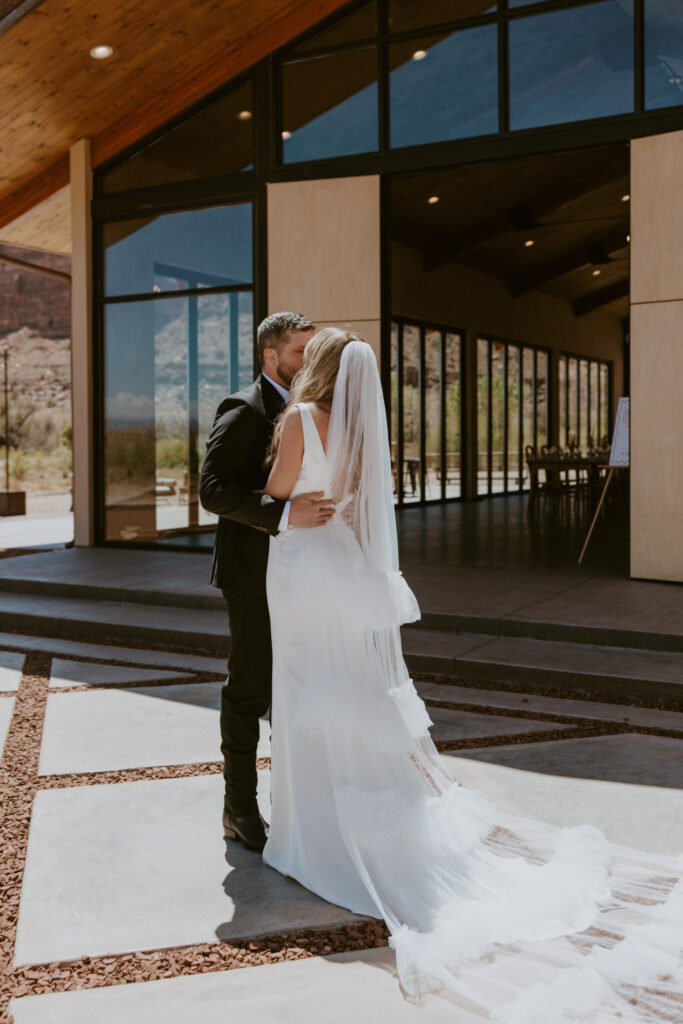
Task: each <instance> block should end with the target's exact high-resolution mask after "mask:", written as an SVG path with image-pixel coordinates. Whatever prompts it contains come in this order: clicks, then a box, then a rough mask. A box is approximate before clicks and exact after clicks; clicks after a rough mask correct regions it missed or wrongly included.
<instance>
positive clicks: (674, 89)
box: [645, 0, 683, 110]
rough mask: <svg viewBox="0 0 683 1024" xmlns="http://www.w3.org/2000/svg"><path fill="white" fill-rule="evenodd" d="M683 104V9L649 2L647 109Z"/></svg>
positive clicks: (667, 0)
mask: <svg viewBox="0 0 683 1024" xmlns="http://www.w3.org/2000/svg"><path fill="white" fill-rule="evenodd" d="M679 103H683V6H682V5H681V3H680V2H679V0H645V106H646V107H647V108H648V109H649V110H652V109H653V108H655V107H673V106H677V105H678V104H679Z"/></svg>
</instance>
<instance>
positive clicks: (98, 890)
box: [0, 635, 683, 1024]
mask: <svg viewBox="0 0 683 1024" xmlns="http://www.w3.org/2000/svg"><path fill="white" fill-rule="evenodd" d="M4 639H5V640H7V637H5V638H4ZM4 646H5V647H9V646H11V648H12V649H11V650H8V649H4V650H3V649H2V648H3V637H2V636H0V741H2V740H4V751H3V769H4V779H5V781H4V787H5V795H6V797H7V799H6V814H5V819H4V822H3V830H4V835H3V843H4V844H5V849H6V850H7V851H8V857H7V861H6V865H5V872H6V875H7V877H6V878H4V879H3V887H4V889H5V891H6V892H7V893H8V894H9V898H7V899H5V900H4V901H3V903H2V905H0V916H1V917H2V929H1V931H2V935H3V945H2V947H1V953H2V961H3V962H2V963H1V964H0V977H1V978H2V979H3V980H2V983H1V985H2V995H3V1002H2V1004H1V1005H0V1021H2V1022H9V1021H10V1020H12V1019H13V1020H14V1022H15V1024H86V1022H87V1024H90V1022H91V1021H93V1020H97V1021H98V1024H123V1022H125V1024H157V1022H159V1024H161V1022H162V1021H163V1022H164V1024H187V1022H191V1024H218V1022H219V1021H220V1022H221V1024H223V1022H225V1021H231V1020H235V1021H237V1020H239V1021H240V1022H243V1024H271V1022H283V1024H287V1022H290V1021H291V1022H297V1024H321V1022H322V1024H342V1022H344V1024H345V1022H347V1021H348V1020H353V1021H354V1022H356V1024H371V1022H372V1024H375V1022H382V1024H384V1022H386V1024H403V1022H406V1024H408V1022H411V1021H415V1022H417V1021H418V1020H420V1021H423V1022H428V1024H442V1022H443V1024H445V1022H446V1021H448V1022H449V1024H453V1022H454V1021H456V1020H457V1022H458V1024H474V1022H475V1021H480V1020H482V1018H481V1017H479V1016H478V1015H477V1014H476V1013H474V1012H472V1010H471V1008H467V1007H465V1006H455V1005H454V1004H453V1002H452V1001H450V1000H449V999H447V998H441V997H436V998H434V999H432V1000H431V1001H430V1002H429V1003H428V1005H426V1006H424V1007H422V1008H418V1007H416V1006H414V1005H412V1004H411V1003H409V1002H407V1001H406V1000H404V999H403V998H402V996H401V994H400V990H399V987H398V984H397V980H396V977H395V969H394V961H393V953H392V951H391V950H390V949H388V948H386V933H384V932H383V931H382V929H381V927H379V926H378V927H377V928H376V929H375V931H374V932H371V931H369V930H367V929H368V928H369V927H370V925H372V926H373V927H374V924H373V922H369V921H367V919H359V918H357V917H355V916H354V915H352V914H351V913H349V912H348V911H346V910H343V909H341V908H339V907H337V906H334V905H332V904H329V903H326V902H325V901H323V900H321V899H319V898H318V897H317V896H315V895H314V894H312V893H311V892H309V891H308V890H306V889H305V888H303V887H302V886H300V885H299V884H298V883H297V882H295V881H293V880H292V879H288V878H285V877H283V876H281V875H280V874H278V873H277V872H276V871H273V870H272V869H270V868H269V867H267V866H266V865H264V864H263V862H262V860H261V858H260V856H259V855H258V854H254V853H250V852H249V851H247V850H245V849H244V848H243V847H242V846H241V845H239V844H236V843H232V842H229V841H226V840H224V839H223V836H222V829H221V822H220V818H221V809H222V795H223V781H222V775H221V761H220V738H219V722H218V717H219V710H218V709H219V702H220V688H221V684H222V679H223V677H224V666H223V663H222V661H220V660H219V659H212V658H209V657H196V656H194V657H193V656H191V655H183V654H181V653H177V654H173V653H166V654H163V653H160V652H157V651H149V650H148V651H145V650H142V649H140V648H117V647H115V646H112V645H107V646H105V645H102V646H100V645H97V644H92V643H82V644H81V643H78V642H77V641H72V640H69V641H65V640H51V639H50V638H49V637H42V638H38V637H36V638H31V637H28V636H25V637H20V636H19V635H14V636H12V639H11V644H10V643H9V642H7V643H4ZM417 686H418V690H419V692H420V693H421V694H422V696H423V697H424V699H425V700H426V701H427V705H428V710H429V712H430V715H431V718H432V720H433V722H434V727H433V730H432V735H433V738H434V740H435V741H436V742H437V745H438V746H439V748H440V750H441V751H442V754H443V757H444V758H445V760H446V763H447V765H448V767H449V770H450V771H451V773H452V774H453V775H454V776H455V777H457V778H458V779H459V780H460V781H461V782H462V783H463V784H464V785H466V786H471V787H473V788H477V789H480V790H482V791H484V792H485V793H486V794H487V795H489V796H491V797H492V798H493V799H494V800H496V802H498V803H500V804H501V805H504V806H505V807H506V809H507V810H511V811H513V812H515V813H519V814H523V815H525V816H531V817H537V818H540V819H542V820H547V821H552V822H553V823H555V824H558V825H560V824H575V823H579V822H584V821H586V822H590V823H593V824H595V825H598V826H599V827H601V828H603V829H604V830H605V831H606V832H607V834H608V835H609V836H610V837H611V838H614V839H617V840H619V841H622V842H626V843H629V844H632V845H634V846H637V847H641V848H643V849H649V850H654V851H659V852H663V853H675V852H677V851H682V850H683V712H680V711H678V710H672V709H668V710H658V709H656V708H645V707H639V708H634V707H628V706H627V705H624V704H618V703H604V702H603V703H599V702H597V701H596V702H593V701H590V700H577V699H565V698H563V697H562V696H556V697H548V696H545V697H544V696H540V695H537V694H534V693H532V692H529V693H522V692H515V693H513V692H507V691H505V690H502V689H501V688H498V689H495V688H494V689H487V688H486V684H481V686H479V687H475V686H467V685H446V684H443V683H438V682H435V681H433V680H432V681H430V680H424V681H418V682H417ZM258 757H259V761H258V765H259V787H260V788H259V800H260V805H261V809H262V813H263V814H264V816H265V817H266V818H268V817H269V813H270V747H269V725H268V722H267V720H264V721H263V722H262V733H261V741H260V746H259V751H258ZM316 935H319V936H323V938H322V939H321V940H320V942H319V943H318V945H316V944H315V940H314V939H311V936H316ZM320 943H324V944H322V945H321V944H320ZM323 1006H324V1007H325V1010H324V1012H323V1011H322V1010H321V1007H323Z"/></svg>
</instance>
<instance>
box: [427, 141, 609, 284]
mask: <svg viewBox="0 0 683 1024" xmlns="http://www.w3.org/2000/svg"><path fill="white" fill-rule="evenodd" d="M626 173H628V169H627V165H625V164H624V159H623V154H622V153H621V151H618V152H617V153H616V154H610V156H609V158H608V159H607V160H605V161H604V162H602V163H601V164H599V165H598V166H594V167H589V168H588V169H587V173H585V174H578V175H575V176H574V177H573V178H572V179H569V180H564V181H557V180H553V181H552V183H551V184H550V185H549V186H548V187H547V189H545V190H544V191H543V192H539V193H537V194H536V195H535V196H533V198H532V199H530V200H529V202H527V203H522V204H519V205H517V206H514V207H512V208H510V209H508V210H505V211H504V212H503V213H501V214H497V215H496V216H494V217H488V218H486V219H485V220H483V221H480V222H479V223H478V224H474V225H473V226H472V227H470V228H468V229H467V230H465V231H461V232H459V233H458V235H457V237H454V238H453V239H449V240H448V241H447V242H439V243H438V244H437V245H435V246H433V247H432V248H430V249H428V250H426V251H425V253H424V257H423V262H422V265H423V269H424V270H425V271H426V272H427V273H428V272H429V271H431V270H436V269H437V268H438V267H441V266H443V265H444V264H445V263H450V262H453V261H457V260H458V258H459V257H460V256H463V255H464V254H465V253H467V252H470V251H471V250H472V249H476V248H478V247H479V246H480V245H485V244H486V242H491V241H493V240H494V239H496V238H500V237H502V236H503V235H506V234H508V233H509V232H510V231H520V232H521V231H533V230H534V229H536V228H538V227H541V226H543V223H544V222H547V220H548V218H550V217H552V216H553V214H555V213H557V211H558V210H561V209H562V207H563V206H566V205H567V204H568V203H571V202H574V201H576V200H577V199H582V198H583V197H584V196H587V195H590V193H591V192H595V191H596V190H597V189H599V188H601V187H602V186H603V185H607V184H609V183H610V182H612V181H618V180H619V179H620V178H623V177H624V175H625V174H626Z"/></svg>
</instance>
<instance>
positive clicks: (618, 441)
mask: <svg viewBox="0 0 683 1024" xmlns="http://www.w3.org/2000/svg"><path fill="white" fill-rule="evenodd" d="M629 401H630V400H629V399H628V398H620V399H619V408H618V409H617V420H616V423H615V424H614V434H613V435H612V451H611V452H610V457H609V464H610V466H628V464H629V457H630V443H629V420H630V407H629Z"/></svg>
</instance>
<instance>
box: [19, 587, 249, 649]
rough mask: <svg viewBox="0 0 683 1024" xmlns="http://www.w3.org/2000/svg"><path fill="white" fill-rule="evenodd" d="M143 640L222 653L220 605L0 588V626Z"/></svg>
mask: <svg viewBox="0 0 683 1024" xmlns="http://www.w3.org/2000/svg"><path fill="white" fill-rule="evenodd" d="M3 629H9V630H22V631H25V632H27V633H37V634H38V635H39V636H45V635H50V634H52V635H55V636H64V637H77V638H78V639H79V640H100V641H101V640H109V641H115V642H118V643H127V642H133V643H144V644H146V645H147V646H148V647H156V648H159V649H160V650H174V649H175V650H183V651H187V650H189V651H192V652H198V651H201V652H203V653H209V654H214V655H226V654H227V653H228V651H229V650H230V638H229V635H228V620H227V615H226V612H225V609H224V608H223V610H219V609H207V608H187V607H185V608H182V607H173V606H170V605H166V606H159V605H143V604H131V603H126V602H122V601H93V600H84V599H74V598H68V597H51V596H48V597H35V596H34V595H32V594H8V593H6V592H4V593H3V592H0V630H3Z"/></svg>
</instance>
